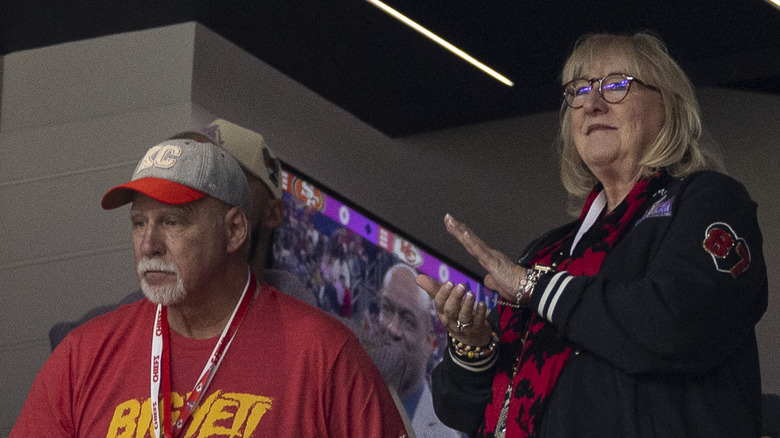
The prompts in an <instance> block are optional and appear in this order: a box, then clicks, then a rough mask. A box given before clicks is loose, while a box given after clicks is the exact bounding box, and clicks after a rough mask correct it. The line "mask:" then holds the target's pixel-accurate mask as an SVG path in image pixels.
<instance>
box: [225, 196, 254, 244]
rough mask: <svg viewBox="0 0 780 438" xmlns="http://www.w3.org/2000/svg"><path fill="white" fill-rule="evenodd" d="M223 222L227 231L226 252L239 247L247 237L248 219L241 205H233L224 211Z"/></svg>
mask: <svg viewBox="0 0 780 438" xmlns="http://www.w3.org/2000/svg"><path fill="white" fill-rule="evenodd" d="M225 224H227V231H228V246H227V251H228V253H233V252H235V251H237V250H238V249H239V248H241V246H242V245H244V242H246V240H247V237H249V220H248V219H247V218H246V213H244V210H242V209H241V207H233V208H231V209H230V210H228V211H227V213H225Z"/></svg>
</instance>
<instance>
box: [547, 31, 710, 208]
mask: <svg viewBox="0 0 780 438" xmlns="http://www.w3.org/2000/svg"><path fill="white" fill-rule="evenodd" d="M605 55H617V56H620V57H622V58H623V59H624V60H625V61H626V62H627V68H628V69H629V71H626V72H624V73H626V74H629V75H632V76H636V77H637V78H639V79H641V80H642V81H643V82H644V83H646V84H649V85H652V86H654V87H656V88H658V90H659V91H660V93H661V98H662V102H663V107H664V121H663V126H662V127H661V131H660V132H659V133H658V136H657V137H656V139H655V141H654V143H653V145H652V146H651V147H650V148H649V149H648V152H647V154H646V155H645V156H644V158H643V159H642V160H641V161H640V163H639V166H640V176H641V177H645V176H649V175H652V174H653V173H654V172H656V171H657V170H659V169H662V168H666V169H667V171H668V172H669V173H670V174H671V175H673V176H676V177H679V176H685V175H688V174H691V173H693V172H696V171H698V170H704V169H714V170H720V171H723V170H724V167H723V162H722V159H721V157H720V154H719V153H718V151H717V150H716V147H715V145H714V144H711V145H707V146H706V147H705V146H703V144H702V141H701V137H702V122H701V111H700V109H699V103H698V101H697V100H696V95H695V93H694V90H693V86H692V85H691V82H690V80H689V79H688V77H687V76H686V75H685V72H683V70H682V69H681V68H680V66H679V65H678V64H677V62H675V61H674V59H672V58H671V56H669V52H668V51H667V49H666V46H665V45H664V43H663V42H662V41H661V40H660V39H659V38H657V37H656V36H654V35H651V34H650V33H647V32H640V33H637V34H634V35H612V34H590V35H585V36H583V37H581V38H580V39H579V40H578V41H577V43H576V44H575V47H574V50H573V51H572V53H571V55H570V56H569V58H568V59H567V60H566V63H565V65H564V67H563V72H562V74H561V83H564V84H565V83H566V82H568V81H570V80H572V79H575V78H579V77H582V75H583V72H584V71H586V69H587V68H588V67H590V66H592V65H594V64H595V63H596V62H598V61H599V59H601V58H603V57H604V56H605ZM559 142H560V148H561V149H560V154H561V180H562V182H563V185H564V187H565V188H566V190H567V191H568V192H569V194H570V195H571V196H572V197H574V198H577V199H580V200H581V199H583V198H584V197H585V196H587V194H588V193H589V192H590V191H591V189H592V188H593V186H594V185H595V184H596V183H597V182H598V180H597V179H596V177H595V176H594V175H593V173H592V172H591V171H590V169H588V167H587V165H585V163H584V162H583V161H582V158H580V155H579V153H578V152H577V149H576V147H575V146H574V138H573V136H572V127H571V108H570V107H569V106H568V105H566V104H565V103H564V104H562V106H561V111H560V134H559Z"/></svg>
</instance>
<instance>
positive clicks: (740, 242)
mask: <svg viewBox="0 0 780 438" xmlns="http://www.w3.org/2000/svg"><path fill="white" fill-rule="evenodd" d="M702 246H703V247H704V250H705V251H707V252H708V253H709V254H710V255H711V256H712V260H713V261H714V262H715V268H716V269H717V270H718V271H720V272H728V273H731V275H732V277H734V278H737V276H738V275H739V274H741V273H743V272H745V270H746V269H747V268H748V267H749V266H750V248H748V245H747V242H746V241H745V239H743V238H740V237H738V236H737V233H735V232H734V230H732V229H731V226H729V224H726V223H723V222H715V223H714V224H712V225H710V226H709V227H707V232H705V233H704V242H702Z"/></svg>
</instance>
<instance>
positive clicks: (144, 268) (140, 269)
mask: <svg viewBox="0 0 780 438" xmlns="http://www.w3.org/2000/svg"><path fill="white" fill-rule="evenodd" d="M149 271H159V272H170V273H173V274H176V275H179V267H178V266H176V265H175V264H174V263H171V262H166V261H165V260H162V259H150V258H143V259H141V260H139V261H138V266H137V267H136V272H137V273H138V275H143V274H145V273H147V272H149Z"/></svg>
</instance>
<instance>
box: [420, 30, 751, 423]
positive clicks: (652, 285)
mask: <svg viewBox="0 0 780 438" xmlns="http://www.w3.org/2000/svg"><path fill="white" fill-rule="evenodd" d="M562 79H563V82H564V103H563V106H562V109H561V133H560V135H561V140H562V143H563V151H562V160H561V163H562V164H561V174H562V179H563V182H564V185H565V187H566V188H567V190H568V191H569V193H570V194H571V195H573V196H575V197H579V198H580V199H582V198H584V205H583V208H582V212H581V214H580V216H579V218H578V219H577V220H576V221H574V222H572V223H569V224H567V225H565V226H563V227H561V228H558V229H555V230H552V231H549V232H547V233H546V234H544V235H543V236H541V237H540V238H538V239H537V240H535V241H534V242H532V243H531V244H530V245H529V246H528V247H527V248H526V249H525V251H523V253H522V256H520V258H519V259H518V261H517V262H516V263H515V262H513V261H512V260H510V259H509V258H507V257H506V256H505V255H503V254H501V253H499V252H498V251H495V250H493V249H491V248H489V247H488V246H487V245H486V244H485V243H484V242H482V241H481V240H480V239H479V238H478V237H476V236H475V235H474V234H473V232H471V231H470V230H469V229H468V228H467V227H466V226H465V225H463V224H461V223H459V222H458V221H456V220H455V219H454V218H452V217H451V216H450V215H447V216H446V217H445V225H446V227H447V230H448V231H449V232H450V233H451V234H453V235H454V236H455V237H456V238H457V239H458V240H459V241H460V242H461V243H462V244H463V245H464V246H465V247H466V249H467V250H468V251H469V253H470V254H471V255H473V256H474V257H475V258H476V259H477V260H478V261H479V262H480V264H481V265H482V266H483V267H484V268H485V269H486V271H487V272H488V274H487V276H486V277H485V285H486V286H487V287H489V288H491V289H493V290H495V291H497V292H498V293H499V295H500V300H499V304H498V305H497V306H496V309H495V310H494V311H492V312H490V314H489V315H488V316H486V314H487V312H486V307H485V305H484V304H483V303H480V304H479V305H477V306H476V307H475V306H474V295H473V294H472V293H471V292H469V291H466V290H465V289H464V287H463V286H462V285H457V286H456V285H453V284H451V283H449V282H448V283H445V284H443V285H440V284H438V283H437V282H436V281H434V280H433V279H432V278H430V277H427V276H419V277H418V283H419V284H420V286H422V287H423V288H424V289H425V290H426V291H428V293H429V294H430V295H431V296H432V297H433V298H434V300H435V302H436V309H437V313H438V316H439V318H440V319H441V321H442V322H443V324H444V325H445V326H446V327H447V328H448V330H449V331H450V336H451V342H450V354H448V355H445V359H444V361H443V362H442V363H441V364H439V365H438V366H437V368H436V369H435V371H434V375H433V392H434V403H435V406H436V412H437V414H438V415H439V417H440V418H441V419H442V420H443V422H444V423H445V424H448V425H449V426H451V427H454V428H456V429H459V430H463V431H465V432H468V433H469V434H470V435H473V436H480V437H481V436H496V437H503V436H506V437H525V436H539V437H575V436H587V437H591V436H593V437H694V436H695V437H721V436H723V437H726V436H728V437H748V436H758V435H759V428H760V405H759V403H760V392H761V385H760V375H759V366H758V350H757V346H756V339H755V333H754V327H755V324H756V323H757V322H758V321H759V319H760V318H761V315H762V314H763V312H764V310H765V309H766V305H767V277H766V267H765V265H764V259H763V255H762V238H761V232H760V230H759V227H758V223H757V219H756V204H755V203H754V202H753V201H752V200H751V199H750V198H749V196H748V194H747V192H746V191H745V189H744V188H743V187H742V185H741V184H739V183H738V182H736V181H734V180H733V179H731V178H729V177H727V176H725V175H723V174H721V173H717V172H715V171H712V170H707V169H717V168H718V161H717V159H714V158H713V157H711V156H709V155H708V154H707V153H706V152H705V149H704V148H703V147H702V146H701V145H700V143H699V137H700V135H701V120H700V115H699V108H698V104H697V103H696V99H695V96H694V92H693V90H692V87H691V84H690V81H689V80H688V78H687V77H686V76H685V74H684V73H683V72H682V70H681V69H680V68H679V66H678V65H677V64H676V63H675V61H674V60H672V59H671V58H670V57H669V55H668V53H667V51H666V48H665V47H664V45H663V43H662V42H661V41H659V40H658V39H657V38H655V37H653V36H651V35H649V34H646V33H639V34H636V35H632V36H617V35H607V34H599V35H592V36H588V37H585V38H583V39H581V40H580V41H579V42H578V43H577V45H576V46H575V49H574V51H573V53H572V54H571V56H570V57H569V59H568V60H567V62H566V64H565V67H564V69H563V74H562ZM528 207H529V208H530V206H528Z"/></svg>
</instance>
